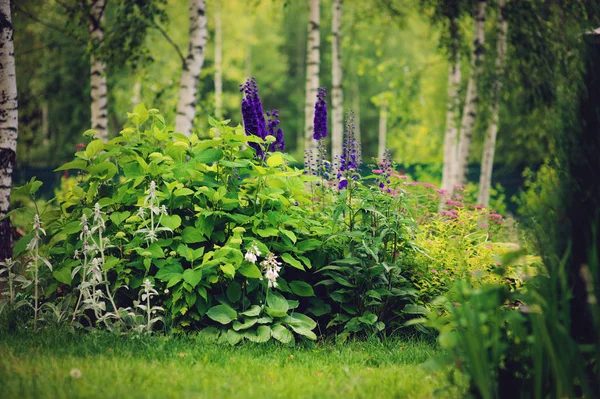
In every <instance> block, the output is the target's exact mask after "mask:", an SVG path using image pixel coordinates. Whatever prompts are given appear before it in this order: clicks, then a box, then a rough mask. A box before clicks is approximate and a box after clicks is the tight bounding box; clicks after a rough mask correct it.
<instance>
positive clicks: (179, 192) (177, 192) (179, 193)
mask: <svg viewBox="0 0 600 399" xmlns="http://www.w3.org/2000/svg"><path fill="white" fill-rule="evenodd" d="M173 194H174V195H175V196H176V197H184V196H187V195H192V194H194V191H193V190H191V189H189V188H187V187H182V188H180V189H177V190H175V191H174V192H173Z"/></svg>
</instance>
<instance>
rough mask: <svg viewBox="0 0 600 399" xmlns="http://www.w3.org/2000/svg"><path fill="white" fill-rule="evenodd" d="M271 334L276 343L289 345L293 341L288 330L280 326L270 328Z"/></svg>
mask: <svg viewBox="0 0 600 399" xmlns="http://www.w3.org/2000/svg"><path fill="white" fill-rule="evenodd" d="M271 333H272V335H273V338H275V339H276V340H277V341H280V342H282V343H284V344H289V343H290V342H292V340H293V339H294V336H293V335H292V333H291V332H290V330H288V329H287V328H285V327H284V326H282V325H281V324H277V325H274V326H272V327H271Z"/></svg>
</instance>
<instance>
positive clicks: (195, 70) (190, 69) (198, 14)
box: [175, 0, 207, 136]
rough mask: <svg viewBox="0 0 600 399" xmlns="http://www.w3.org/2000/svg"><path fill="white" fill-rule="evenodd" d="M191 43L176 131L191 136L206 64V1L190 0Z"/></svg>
mask: <svg viewBox="0 0 600 399" xmlns="http://www.w3.org/2000/svg"><path fill="white" fill-rule="evenodd" d="M188 12H189V19H190V28H189V43H188V53H187V57H186V58H185V62H184V63H183V71H182V73H181V80H180V83H179V100H178V103H177V116H176V117H175V131H176V132H179V133H183V134H185V135H186V136H191V134H192V125H193V123H194V117H195V116H196V96H197V94H198V83H199V81H200V71H201V70H202V65H203V64H204V53H205V50H206V36H207V30H206V7H205V4H204V0H189V8H188Z"/></svg>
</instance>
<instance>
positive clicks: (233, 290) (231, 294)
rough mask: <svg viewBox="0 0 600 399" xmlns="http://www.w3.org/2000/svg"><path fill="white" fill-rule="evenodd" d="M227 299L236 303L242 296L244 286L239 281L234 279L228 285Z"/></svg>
mask: <svg viewBox="0 0 600 399" xmlns="http://www.w3.org/2000/svg"><path fill="white" fill-rule="evenodd" d="M226 293H227V299H229V301H230V302H232V303H235V302H237V301H239V300H240V299H241V298H242V286H241V285H240V283H238V282H237V281H232V282H231V283H229V286H228V287H227V291H226Z"/></svg>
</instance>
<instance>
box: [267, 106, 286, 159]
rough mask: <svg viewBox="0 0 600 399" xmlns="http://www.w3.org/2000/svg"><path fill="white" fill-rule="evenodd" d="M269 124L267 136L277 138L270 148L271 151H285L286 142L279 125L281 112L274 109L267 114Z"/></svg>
mask: <svg viewBox="0 0 600 399" xmlns="http://www.w3.org/2000/svg"><path fill="white" fill-rule="evenodd" d="M267 116H268V117H269V122H268V124H267V135H271V136H274V137H275V142H273V143H271V145H270V146H269V151H283V150H284V149H285V142H284V141H283V132H282V131H281V128H278V127H277V126H278V125H279V119H277V118H279V111H278V110H276V109H274V110H272V111H271V112H267Z"/></svg>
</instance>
